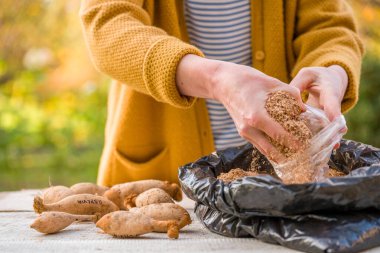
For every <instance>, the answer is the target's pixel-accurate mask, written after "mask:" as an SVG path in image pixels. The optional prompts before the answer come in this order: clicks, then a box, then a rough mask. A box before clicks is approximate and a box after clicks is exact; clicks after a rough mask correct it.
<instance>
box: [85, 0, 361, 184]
mask: <svg viewBox="0 0 380 253" xmlns="http://www.w3.org/2000/svg"><path fill="white" fill-rule="evenodd" d="M185 14H186V15H185ZM81 18H82V22H83V27H84V31H85V38H86V41H87V44H88V47H89V50H90V53H91V56H92V60H93V62H94V64H95V66H96V67H97V68H98V69H99V70H100V71H102V72H104V73H106V74H107V75H109V76H110V77H112V78H113V79H114V80H115V81H114V82H113V84H112V86H111V89H110V94H109V104H108V119H107V125H106V139H105V146H104V150H103V155H102V159H101V163H100V168H99V175H98V183H99V184H103V185H113V184H116V183H120V182H125V181H131V180H139V179H145V178H157V179H166V180H170V181H176V180H177V168H178V166H179V165H182V164H184V163H187V162H190V161H192V160H194V159H197V158H199V157H200V156H202V155H205V154H208V153H210V152H212V151H213V150H215V149H218V148H225V147H227V146H234V145H240V144H243V143H245V142H246V141H249V142H251V143H253V144H254V145H255V146H256V147H257V148H258V149H259V150H260V151H261V152H262V153H264V154H266V155H269V154H270V155H271V157H272V158H273V159H275V160H280V159H281V155H279V154H278V152H277V151H276V150H275V149H274V147H273V146H272V145H271V144H270V143H269V141H268V139H267V137H266V136H267V135H268V136H270V137H272V138H274V139H276V140H279V141H281V142H282V143H283V144H284V145H287V146H297V140H296V139H294V137H292V136H290V135H289V134H288V133H287V132H286V131H285V130H284V129H283V128H282V127H281V126H280V125H279V124H278V123H276V122H275V121H273V120H272V119H271V118H270V117H269V116H268V114H267V113H266V111H265V109H264V104H265V100H266V98H267V96H268V94H269V93H271V92H273V91H275V90H284V91H287V92H289V93H290V94H291V95H292V96H293V97H294V98H295V99H296V100H297V101H298V102H299V104H300V106H301V107H304V105H303V104H302V100H301V96H300V91H301V92H303V91H305V92H307V93H308V99H307V103H309V104H312V105H314V106H317V107H320V108H323V109H324V110H325V112H326V114H327V115H328V117H329V118H330V120H333V119H334V118H335V117H337V116H338V115H340V113H341V111H343V112H345V111H347V110H349V109H350V108H352V107H353V106H354V105H355V103H356V102H357V100H358V86H359V76H360V65H361V57H362V53H363V48H362V44H361V42H360V39H359V37H358V35H357V31H356V26H355V23H354V20H353V16H352V12H351V10H350V8H349V7H348V5H347V3H346V2H345V1H343V0H337V1H331V0H320V1H314V0H298V1H297V0H286V1H285V0H282V1H281V0H265V1H264V0H251V1H249V0H209V1H206V0H183V1H176V0H156V1H154V0H145V1H143V0H84V1H82V8H81ZM205 56H206V57H205ZM287 83H290V85H288V84H287ZM197 98H200V99H197ZM203 98H204V99H203ZM235 126H236V128H235Z"/></svg>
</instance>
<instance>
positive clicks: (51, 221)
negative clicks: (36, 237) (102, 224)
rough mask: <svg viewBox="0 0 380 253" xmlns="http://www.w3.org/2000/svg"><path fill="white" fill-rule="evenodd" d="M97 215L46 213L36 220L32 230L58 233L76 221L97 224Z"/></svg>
mask: <svg viewBox="0 0 380 253" xmlns="http://www.w3.org/2000/svg"><path fill="white" fill-rule="evenodd" d="M97 219H98V217H97V216H96V215H75V214H69V213H64V212H44V213H42V214H40V215H39V216H38V217H37V219H35V220H34V222H33V224H32V225H30V227H31V228H33V229H35V230H37V231H38V232H41V233H44V234H53V233H56V232H58V231H60V230H62V229H64V228H66V227H68V226H70V225H71V224H72V223H73V222H75V221H93V222H96V221H97Z"/></svg>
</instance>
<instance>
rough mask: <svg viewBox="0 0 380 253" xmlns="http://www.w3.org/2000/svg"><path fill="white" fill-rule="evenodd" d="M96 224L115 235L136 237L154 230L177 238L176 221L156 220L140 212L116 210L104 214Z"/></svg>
mask: <svg viewBox="0 0 380 253" xmlns="http://www.w3.org/2000/svg"><path fill="white" fill-rule="evenodd" d="M96 226H97V227H99V228H100V229H102V230H103V231H104V232H105V233H107V234H110V235H113V236H115V237H121V238H127V237H136V236H139V235H143V234H147V233H150V232H155V231H160V232H161V231H165V232H167V235H168V237H169V238H172V239H177V238H178V235H179V229H178V225H177V222H176V221H173V220H169V221H157V220H155V219H152V218H150V217H149V216H146V215H143V214H141V213H131V212H128V211H117V212H112V213H109V214H106V215H105V216H103V217H102V218H101V219H100V220H99V221H98V222H97V223H96Z"/></svg>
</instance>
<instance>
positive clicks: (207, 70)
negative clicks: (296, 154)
mask: <svg viewBox="0 0 380 253" xmlns="http://www.w3.org/2000/svg"><path fill="white" fill-rule="evenodd" d="M177 87H178V89H179V91H180V92H181V93H182V94H183V95H189V96H196V97H205V98H211V99H215V100H218V101H220V102H221V103H223V105H224V106H225V107H226V108H227V110H228V112H229V113H230V115H231V117H232V119H233V120H234V122H235V125H236V128H237V129H238V132H239V134H240V135H241V136H242V137H243V138H245V139H247V140H248V141H249V142H251V143H252V144H254V145H255V147H257V148H258V149H259V150H260V152H261V153H263V154H264V155H266V156H268V157H269V158H270V159H272V160H274V161H276V162H279V161H281V160H283V159H284V157H283V156H282V155H281V154H280V153H279V152H278V151H277V150H276V148H275V147H274V146H273V145H272V144H271V143H270V142H269V140H268V138H267V136H269V137H271V138H272V139H274V140H276V141H277V142H279V143H281V144H283V145H285V146H288V147H289V146H292V147H293V148H294V147H297V146H298V145H299V143H298V142H297V139H296V138H295V137H293V136H292V135H291V134H289V133H288V132H287V131H286V130H285V129H284V128H283V127H282V126H281V125H280V124H279V123H277V122H276V121H275V120H274V119H272V118H271V117H270V116H269V114H268V113H267V111H266V109H265V103H266V99H267V97H268V95H269V94H270V93H272V92H274V91H278V90H283V91H287V92H289V93H290V94H291V95H292V96H293V97H294V98H295V99H296V100H297V101H298V102H299V105H300V106H301V108H303V109H305V107H304V104H303V103H302V100H301V96H300V91H299V90H298V88H295V87H291V86H289V85H287V84H285V83H282V82H281V81H279V80H277V79H275V78H272V77H269V76H267V75H265V74H263V73H262V72H260V71H258V70H255V69H253V68H251V67H247V66H243V65H237V64H233V63H228V62H222V61H214V60H208V59H204V58H201V57H197V56H194V55H188V56H185V57H184V58H183V59H182V61H181V62H180V64H179V66H178V69H177Z"/></svg>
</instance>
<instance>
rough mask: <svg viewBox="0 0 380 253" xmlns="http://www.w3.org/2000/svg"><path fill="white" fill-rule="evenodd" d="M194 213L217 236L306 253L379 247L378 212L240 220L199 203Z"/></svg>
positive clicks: (354, 250) (379, 220) (258, 217)
mask: <svg viewBox="0 0 380 253" xmlns="http://www.w3.org/2000/svg"><path fill="white" fill-rule="evenodd" d="M195 213H196V215H197V217H198V218H199V219H200V220H201V222H202V223H203V224H204V225H205V226H206V227H207V228H208V229H209V230H211V231H212V232H214V233H217V234H221V235H224V236H229V237H254V238H256V239H259V240H261V241H264V242H268V243H273V244H280V245H282V246H285V247H288V248H291V249H295V250H300V251H305V252H313V253H314V252H315V253H320V252H329V253H330V252H331V253H333V252H340V253H342V252H360V251H363V250H365V249H369V248H373V247H376V246H379V244H380V214H379V212H373V211H372V212H370V211H367V212H352V213H346V214H342V213H340V214H336V213H335V214H328V215H327V214H325V215H323V214H320V215H298V216H292V217H286V218H281V217H262V216H257V217H253V218H250V219H240V218H238V217H235V216H233V215H230V214H223V213H221V212H218V211H216V210H213V209H212V208H210V207H207V206H204V205H202V204H197V205H196V208H195Z"/></svg>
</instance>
